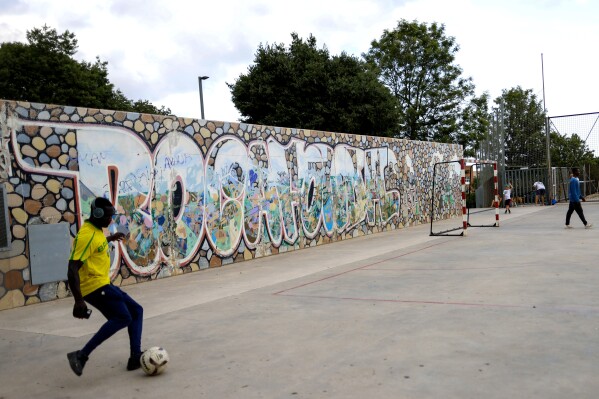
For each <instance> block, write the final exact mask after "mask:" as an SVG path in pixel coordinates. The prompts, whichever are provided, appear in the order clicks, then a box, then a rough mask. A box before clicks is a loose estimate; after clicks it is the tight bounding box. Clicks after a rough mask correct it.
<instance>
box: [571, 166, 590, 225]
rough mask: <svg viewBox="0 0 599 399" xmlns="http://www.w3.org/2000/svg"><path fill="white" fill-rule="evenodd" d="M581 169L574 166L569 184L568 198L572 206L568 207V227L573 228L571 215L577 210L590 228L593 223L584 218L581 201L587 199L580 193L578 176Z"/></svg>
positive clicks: (583, 221)
mask: <svg viewBox="0 0 599 399" xmlns="http://www.w3.org/2000/svg"><path fill="white" fill-rule="evenodd" d="M579 174H580V171H579V170H578V168H572V176H571V177H570V184H569V186H568V198H569V199H570V206H569V207H568V212H567V213H566V228H567V229H571V228H572V226H570V217H571V216H572V213H573V212H574V211H576V213H577V214H578V216H579V217H580V220H582V223H584V227H585V228H586V229H590V228H591V227H593V225H592V224H591V223H587V220H586V219H585V218H584V213H583V212H582V205H581V204H580V201H581V200H582V201H583V202H584V201H586V199H585V198H584V197H583V196H582V194H581V193H580V181H579V180H578V176H579Z"/></svg>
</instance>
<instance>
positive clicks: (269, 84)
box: [228, 33, 396, 136]
mask: <svg viewBox="0 0 599 399" xmlns="http://www.w3.org/2000/svg"><path fill="white" fill-rule="evenodd" d="M291 38H292V40H291V44H290V45H289V47H288V48H287V47H286V46H285V45H284V44H273V45H268V44H267V45H262V44H260V46H259V47H258V50H257V52H256V55H255V59H254V64H253V65H251V66H250V67H249V68H248V72H247V74H241V75H240V76H239V78H237V79H236V81H235V82H234V83H233V84H228V86H229V89H230V90H231V95H232V100H233V103H234V104H235V106H236V107H237V109H238V110H239V111H240V113H241V114H242V119H241V120H242V121H243V122H247V123H257V124H263V125H275V126H287V127H301V128H306V129H315V130H326V131H336V132H346V133H359V134H370V135H379V136H381V135H383V136H384V135H392V133H393V130H394V128H395V120H396V116H395V115H396V105H395V101H394V99H393V97H392V96H391V94H390V93H389V91H388V90H387V89H386V88H385V87H384V86H383V85H382V84H381V83H380V82H379V81H378V77H377V75H376V73H375V72H373V71H372V70H370V69H369V68H367V66H366V64H365V63H364V62H363V61H361V60H359V59H357V58H356V57H353V56H351V55H348V54H346V53H342V54H341V55H338V56H331V55H330V54H329V51H328V49H327V48H326V47H323V48H320V49H319V48H317V46H316V38H315V37H314V36H312V35H310V37H309V38H308V39H307V40H305V41H304V40H303V39H301V38H300V37H298V35H297V33H292V34H291Z"/></svg>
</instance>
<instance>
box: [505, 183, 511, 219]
mask: <svg viewBox="0 0 599 399" xmlns="http://www.w3.org/2000/svg"><path fill="white" fill-rule="evenodd" d="M511 204H512V186H510V185H509V184H507V185H506V186H505V190H503V205H505V212H503V213H508V212H509V213H512V211H511V210H510V205H511Z"/></svg>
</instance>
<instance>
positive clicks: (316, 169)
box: [0, 101, 462, 309]
mask: <svg viewBox="0 0 599 399" xmlns="http://www.w3.org/2000/svg"><path fill="white" fill-rule="evenodd" d="M0 114H1V115H0V133H1V140H2V143H1V149H0V151H1V155H0V164H1V165H0V183H1V184H3V185H4V188H5V190H6V193H7V206H8V215H9V218H8V219H9V220H8V223H9V228H10V230H9V231H10V248H9V249H8V250H5V251H0V309H6V308H11V307H16V306H22V305H26V304H31V303H37V302H40V301H48V300H52V299H56V298H62V297H65V296H67V295H68V290H67V287H66V283H65V281H58V282H50V283H45V284H41V285H33V284H31V278H30V269H29V261H28V259H29V248H28V240H27V226H28V225H30V224H39V223H68V226H69V228H70V233H71V236H72V237H74V236H75V234H76V232H77V230H78V228H79V226H81V224H82V223H83V221H84V220H85V219H86V218H87V216H88V215H89V211H90V203H91V201H92V200H93V198H94V197H96V196H104V197H106V198H108V199H110V200H111V201H112V202H113V203H114V204H115V206H116V208H117V212H118V214H117V215H116V217H115V218H114V221H113V223H112V225H111V226H110V227H109V230H111V231H122V232H124V233H126V234H127V240H125V241H123V242H121V243H117V244H116V247H115V248H114V249H113V251H112V254H113V256H112V268H111V271H112V278H113V281H114V283H115V284H117V285H126V284H132V283H136V282H141V281H146V280H150V279H155V278H161V277H166V276H171V275H176V274H182V273H187V272H191V271H196V270H200V269H205V268H209V267H218V266H221V265H226V264H229V263H233V262H238V261H243V260H249V259H253V258H257V257H261V256H266V255H272V254H277V253H279V252H285V251H288V250H295V249H300V248H304V247H310V246H314V245H320V244H324V243H330V242H334V241H338V240H343V239H347V238H352V237H357V236H360V235H365V234H371V233H376V232H380V231H385V230H391V229H396V228H403V227H407V226H410V225H415V224H421V223H426V222H428V221H430V220H429V219H430V203H431V197H430V195H431V186H432V181H431V180H432V178H433V173H432V171H433V165H434V163H435V162H439V161H448V160H454V159H460V158H461V157H462V148H461V146H458V145H452V144H439V143H430V142H417V141H408V140H397V139H389V138H381V137H369V136H360V135H352V134H340V133H329V132H320V131H310V130H302V129H293V128H280V127H270V126H258V125H251V124H243V123H227V122H214V121H205V120H196V119H187V118H178V117H175V116H157V115H145V114H137V113H126V112H119V111H106V110H97V109H87V108H77V107H68V106H52V105H44V104H34V103H25V102H10V101H0ZM445 184H446V186H447V189H446V191H448V192H447V193H442V195H444V197H448V198H461V191H460V181H459V170H457V171H456V170H447V171H445ZM434 209H435V211H436V212H437V214H435V215H434V217H435V218H439V219H443V218H449V217H454V216H458V215H459V216H461V203H460V201H455V202H451V203H450V205H448V206H436V207H435V208H434ZM111 245H112V244H111ZM282 267H283V266H282ZM65 270H66V265H65Z"/></svg>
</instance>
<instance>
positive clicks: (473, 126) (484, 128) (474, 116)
mask: <svg viewBox="0 0 599 399" xmlns="http://www.w3.org/2000/svg"><path fill="white" fill-rule="evenodd" d="M459 125H460V129H461V134H459V135H458V139H457V142H458V143H459V144H461V145H462V146H463V147H464V156H465V157H476V154H477V153H478V151H479V150H480V144H481V142H482V141H483V139H484V138H485V137H486V136H487V134H488V132H489V127H490V121H489V93H486V92H485V93H483V94H482V95H481V96H480V97H476V96H475V97H472V99H470V102H469V103H468V104H467V105H466V106H465V107H464V109H463V110H462V113H461V120H460V123H459Z"/></svg>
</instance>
